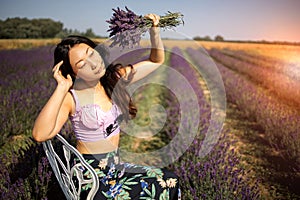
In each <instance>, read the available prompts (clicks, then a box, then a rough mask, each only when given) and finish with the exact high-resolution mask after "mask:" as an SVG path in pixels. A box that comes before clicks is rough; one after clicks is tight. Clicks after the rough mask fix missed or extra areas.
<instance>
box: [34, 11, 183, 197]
mask: <svg viewBox="0 0 300 200" xmlns="http://www.w3.org/2000/svg"><path fill="white" fill-rule="evenodd" d="M146 17H148V18H149V19H152V21H153V27H152V28H151V30H150V40H151V47H152V48H151V52H150V56H149V59H148V60H145V61H141V62H139V63H136V64H134V65H129V66H122V65H121V64H110V65H109V66H108V67H107V68H106V66H105V65H106V63H105V60H104V59H103V58H104V56H103V55H102V56H101V55H100V54H99V53H98V52H97V51H95V50H94V48H95V47H96V44H95V43H94V42H92V41H91V40H89V39H87V38H85V37H80V36H69V37H67V38H65V39H64V40H62V41H61V43H59V44H58V45H57V47H56V49H55V52H54V57H55V66H54V68H53V76H54V78H55V80H56V81H57V87H56V89H55V91H54V92H53V94H52V96H51V97H50V99H49V100H48V102H47V103H46V105H45V106H44V107H43V109H42V110H41V112H40V113H39V115H38V117H37V119H36V121H35V124H34V127H33V132H32V134H33V138H34V139H35V140H36V141H38V142H43V141H46V140H49V139H51V138H53V137H54V136H55V135H56V134H57V133H58V132H59V131H60V130H61V128H62V126H63V125H64V124H65V123H66V121H67V120H68V119H70V120H71V122H72V124H73V128H74V132H75V135H76V139H77V149H78V151H79V152H80V153H82V155H83V157H84V158H85V159H86V160H88V161H89V162H90V163H91V165H92V166H93V167H94V168H95V170H96V171H97V173H98V175H99V179H100V181H99V182H100V187H99V191H98V192H97V194H96V197H95V199H113V198H117V197H118V198H125V199H140V198H142V197H143V198H147V197H151V198H155V199H160V198H164V199H165V198H167V199H178V198H180V190H179V183H178V179H177V176H176V175H175V174H173V173H171V172H169V171H167V170H164V169H156V168H153V167H147V166H136V165H132V164H129V163H120V162H119V157H118V145H119V137H120V126H119V123H120V121H121V120H122V119H125V120H126V121H127V120H128V119H131V118H133V117H135V114H136V111H137V110H136V108H135V106H134V105H133V103H132V101H131V99H130V97H129V95H128V93H127V92H126V90H125V89H124V87H125V86H126V84H128V83H132V82H135V81H137V80H140V79H142V78H144V77H145V76H147V75H148V74H149V73H151V72H152V71H154V70H155V69H157V68H158V67H159V66H160V65H161V64H162V63H163V62H164V49H163V44H162V41H161V38H160V34H159V28H158V27H157V24H158V22H159V16H157V15H155V14H149V15H147V16H146ZM100 53H101V52H100ZM130 168H132V169H138V170H136V171H139V172H138V173H132V172H131V173H129V171H132V170H127V169H130ZM133 171H134V170H133ZM153 171H155V173H151V172H153ZM86 193H87V191H86V192H82V199H84V195H86ZM143 198H142V199H143Z"/></svg>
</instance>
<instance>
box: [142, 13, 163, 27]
mask: <svg viewBox="0 0 300 200" xmlns="http://www.w3.org/2000/svg"><path fill="white" fill-rule="evenodd" d="M145 17H146V18H148V19H151V20H152V22H153V26H154V27H157V26H158V23H159V20H160V16H159V15H156V14H152V13H151V14H147V15H145Z"/></svg>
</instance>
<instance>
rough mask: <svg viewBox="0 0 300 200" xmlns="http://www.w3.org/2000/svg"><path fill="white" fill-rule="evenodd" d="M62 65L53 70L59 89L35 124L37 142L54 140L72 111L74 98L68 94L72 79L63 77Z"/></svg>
mask: <svg viewBox="0 0 300 200" xmlns="http://www.w3.org/2000/svg"><path fill="white" fill-rule="evenodd" d="M62 63H63V62H62V61H61V62H59V63H58V64H57V65H55V66H54V68H53V77H54V78H55V80H56V81H57V87H56V89H55V91H54V92H53V94H52V96H51V97H50V99H49V100H48V102H47V103H46V105H45V106H44V107H43V109H42V110H41V112H40V113H39V115H38V117H37V119H36V121H35V123H34V127H33V130H32V136H33V138H34V139H35V140H36V141H37V142H43V141H46V140H49V139H51V138H53V137H54V136H55V135H56V134H57V133H58V132H59V131H60V129H61V128H62V126H63V125H64V124H65V122H66V121H67V119H68V116H69V114H70V112H71V110H72V96H71V94H70V93H69V92H68V91H69V89H70V87H71V86H72V78H71V76H70V75H68V76H67V78H65V77H64V76H62V74H61V71H60V70H59V68H60V66H61V65H62Z"/></svg>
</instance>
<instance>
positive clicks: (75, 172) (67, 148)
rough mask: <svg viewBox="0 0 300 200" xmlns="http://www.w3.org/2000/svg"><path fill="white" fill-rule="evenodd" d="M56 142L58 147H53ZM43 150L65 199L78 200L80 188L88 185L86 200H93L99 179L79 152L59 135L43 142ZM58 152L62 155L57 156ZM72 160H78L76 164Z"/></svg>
mask: <svg viewBox="0 0 300 200" xmlns="http://www.w3.org/2000/svg"><path fill="white" fill-rule="evenodd" d="M56 140H57V141H59V143H58V145H54V142H56ZM57 146H59V147H57ZM43 148H44V151H45V153H46V155H47V158H48V160H49V163H50V165H51V167H52V170H53V171H54V174H55V176H56V178H57V180H58V182H59V185H60V187H61V189H62V190H63V193H64V195H65V196H66V198H67V199H68V200H79V199H80V193H81V189H82V187H84V186H86V185H87V184H90V185H89V186H91V189H90V191H89V194H88V196H87V200H91V199H93V198H94V196H95V194H96V192H97V190H98V188H99V179H98V176H97V174H96V172H95V170H94V169H93V167H92V166H91V165H90V164H88V163H87V162H86V161H85V159H84V158H83V156H82V155H81V154H80V152H79V151H78V150H77V149H76V148H74V147H73V146H72V145H71V144H70V143H69V142H68V141H67V140H66V139H65V138H64V137H62V136H61V135H60V134H57V135H56V136H55V137H54V138H53V139H52V140H48V141H46V142H43ZM59 152H60V154H63V155H59ZM72 154H73V157H72ZM74 158H78V160H79V161H78V162H76V164H75V163H74ZM71 159H72V160H71ZM72 163H74V165H73V166H72ZM83 170H88V172H89V176H88V177H85V176H84V175H83Z"/></svg>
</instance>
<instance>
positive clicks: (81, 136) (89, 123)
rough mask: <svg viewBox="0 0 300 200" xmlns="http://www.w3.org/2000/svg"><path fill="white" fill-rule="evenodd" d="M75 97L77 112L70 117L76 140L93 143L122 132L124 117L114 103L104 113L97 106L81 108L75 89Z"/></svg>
mask: <svg viewBox="0 0 300 200" xmlns="http://www.w3.org/2000/svg"><path fill="white" fill-rule="evenodd" d="M70 92H71V94H72V95H73V98H74V101H75V106H76V110H75V113H74V114H73V115H72V116H70V120H71V122H72V125H73V128H74V132H75V135H76V138H77V139H78V140H81V141H83V142H93V141H97V140H101V139H105V138H107V137H110V136H113V135H117V134H118V133H119V132H120V126H119V123H120V120H121V117H122V115H120V114H121V112H120V110H119V108H118V106H117V105H116V104H115V103H113V104H112V107H111V109H110V110H109V111H107V112H105V111H103V110H102V109H101V108H100V106H99V105H97V104H87V105H84V106H81V105H80V103H79V99H78V97H77V95H76V92H75V90H74V89H71V90H70Z"/></svg>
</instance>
